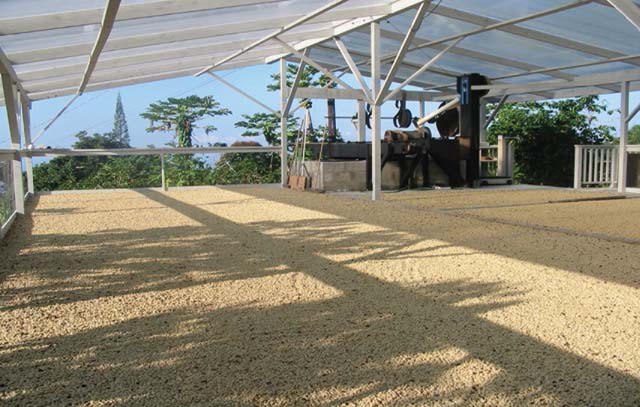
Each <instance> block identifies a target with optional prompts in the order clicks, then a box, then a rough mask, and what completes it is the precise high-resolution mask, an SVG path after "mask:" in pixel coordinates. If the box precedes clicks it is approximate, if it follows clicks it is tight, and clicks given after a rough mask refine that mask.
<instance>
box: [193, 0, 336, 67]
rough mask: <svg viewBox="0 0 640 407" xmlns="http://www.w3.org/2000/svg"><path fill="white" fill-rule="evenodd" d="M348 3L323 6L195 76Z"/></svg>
mask: <svg viewBox="0 0 640 407" xmlns="http://www.w3.org/2000/svg"><path fill="white" fill-rule="evenodd" d="M347 1H348V0H334V1H332V2H331V3H329V4H327V5H325V6H322V7H320V8H319V9H317V10H315V11H313V12H311V13H309V14H307V15H305V16H303V17H301V18H299V19H297V20H296V21H294V22H292V23H290V24H287V25H285V26H284V27H282V28H280V29H279V30H276V31H274V32H272V33H271V34H269V35H267V36H265V37H262V38H260V39H259V40H257V41H255V42H253V43H251V44H249V45H248V46H246V47H244V48H242V49H241V50H239V51H238V52H235V53H233V54H231V55H229V56H228V57H226V58H223V59H221V60H220V61H218V62H216V63H214V64H212V65H210V66H208V67H206V68H204V69H203V70H201V71H199V72H197V73H196V74H195V76H200V75H202V74H203V73H205V72H207V71H210V70H212V69H215V68H217V67H219V66H221V65H223V64H225V63H227V62H229V61H232V60H234V59H235V58H237V57H239V56H240V55H242V54H244V53H246V52H248V51H251V50H252V49H254V48H256V47H258V46H259V45H262V44H264V43H265V42H267V41H270V40H272V39H278V35H280V34H284V33H285V32H287V31H289V30H292V29H294V28H296V27H297V26H299V25H301V24H304V23H306V22H307V21H309V20H312V19H313V18H315V17H317V16H319V15H321V14H324V13H325V12H327V11H329V10H331V9H334V8H336V7H338V6H339V5H341V4H343V3H345V2H347Z"/></svg>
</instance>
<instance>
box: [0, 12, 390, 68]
mask: <svg viewBox="0 0 640 407" xmlns="http://www.w3.org/2000/svg"><path fill="white" fill-rule="evenodd" d="M387 10H389V7H388V5H374V6H371V5H367V6H364V5H363V6H358V7H348V8H340V9H338V10H332V11H329V12H327V13H325V14H323V15H320V16H318V17H317V18H315V19H314V20H313V23H314V24H310V25H309V29H308V30H305V29H304V28H305V27H299V29H297V30H296V33H297V34H298V41H305V40H314V39H316V38H318V37H317V35H318V31H322V30H323V29H325V27H320V28H319V27H318V25H317V24H315V23H332V22H333V21H336V20H342V19H353V18H355V17H358V16H363V15H364V16H366V15H376V16H377V15H379V13H381V12H383V11H385V12H386V11H387ZM372 13H376V14H372ZM385 15H386V14H385ZM299 16H301V14H300V13H292V14H291V15H289V16H287V15H284V16H283V15H277V16H273V15H269V14H264V15H260V16H257V17H256V18H255V19H253V20H252V21H219V22H218V23H217V24H213V25H212V23H211V20H210V19H200V20H198V21H197V24H194V25H189V26H186V27H183V26H180V27H175V26H171V27H166V24H164V23H162V22H160V23H154V25H153V26H151V27H148V26H145V33H140V32H139V30H134V29H126V30H125V29H119V30H117V31H116V32H114V33H113V35H112V36H111V37H110V38H109V42H108V43H107V45H106V46H105V49H104V50H105V51H116V50H125V49H131V48H140V47H147V46H154V45H164V44H168V43H172V44H173V43H177V42H182V41H190V40H197V39H201V40H210V41H211V42H212V43H213V42H219V39H216V37H224V36H230V35H238V36H243V37H245V38H247V37H248V38H255V39H254V40H253V41H255V40H256V39H259V38H260V37H259V36H260V35H263V31H268V30H272V29H276V28H279V27H282V26H284V25H286V24H287V23H289V22H290V21H291V20H292V19H293V18H297V17H299ZM143 22H144V19H143V20H141V23H140V24H141V25H142V24H143ZM326 32H327V33H328V34H327V35H328V37H329V38H332V37H333V35H334V33H335V29H331V28H330V27H327V28H326ZM76 36H77V34H70V36H69V38H65V41H64V43H63V44H62V45H56V46H53V45H52V44H42V46H41V47H38V48H29V49H25V50H24V51H15V52H11V53H10V54H9V55H8V56H9V58H10V59H11V61H13V62H14V64H25V63H32V62H38V61H50V60H55V59H59V58H66V57H72V56H79V55H86V54H88V53H89V52H90V51H91V48H92V46H93V44H94V41H93V38H90V37H88V36H83V37H82V39H81V40H79V39H78V38H76ZM250 43H251V42H250ZM250 43H249V44H250ZM241 44H242V42H241V41H238V46H237V47H236V48H233V49H232V50H236V49H238V48H240V47H243V48H246V46H247V45H241ZM178 45H179V44H176V47H177V46H178ZM301 49H302V48H301ZM272 62H273V61H272ZM225 69H226V68H225Z"/></svg>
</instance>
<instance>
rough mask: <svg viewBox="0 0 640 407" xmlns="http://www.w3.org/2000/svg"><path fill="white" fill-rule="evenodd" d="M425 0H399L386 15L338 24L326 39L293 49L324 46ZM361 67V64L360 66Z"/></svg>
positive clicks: (295, 46)
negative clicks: (324, 43)
mask: <svg viewBox="0 0 640 407" xmlns="http://www.w3.org/2000/svg"><path fill="white" fill-rule="evenodd" d="M423 1H424V0H398V1H395V2H394V3H392V4H391V7H390V10H388V12H386V13H379V14H370V15H369V16H367V17H362V16H361V17H360V18H354V19H352V20H351V21H347V22H344V23H341V24H338V25H337V26H335V27H334V29H333V33H332V34H331V35H329V36H326V37H319V38H313V39H309V40H303V41H300V42H298V43H297V44H295V45H294V46H293V47H294V48H295V49H297V50H301V49H305V48H310V47H313V46H316V45H318V44H322V43H323V42H326V41H330V40H331V38H333V37H340V36H342V35H345V34H348V33H350V32H352V31H355V30H358V29H360V28H362V27H365V26H366V27H368V26H369V24H370V23H372V22H375V21H379V20H382V19H384V18H389V17H392V16H394V15H396V14H399V13H402V12H404V11H407V10H409V9H411V8H414V7H416V6H417V5H419V4H420V3H422V2H423ZM289 55H291V53H290V52H289V53H283V54H280V55H274V56H272V57H269V58H266V59H265V62H266V63H267V64H270V63H272V62H275V61H277V60H279V59H280V58H286V57H287V56H289ZM358 65H360V64H358Z"/></svg>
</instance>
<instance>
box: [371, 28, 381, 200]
mask: <svg viewBox="0 0 640 407" xmlns="http://www.w3.org/2000/svg"><path fill="white" fill-rule="evenodd" d="M379 92H380V23H378V22H373V23H371V94H372V95H373V96H374V97H373V99H375V100H376V102H375V103H374V105H373V106H372V107H371V108H372V117H371V120H372V123H371V158H372V159H371V166H372V168H371V185H372V189H371V199H372V200H374V201H377V200H379V199H380V198H381V195H382V194H381V191H382V163H381V149H382V146H381V143H380V137H381V136H382V131H381V128H380V127H381V124H382V123H381V121H380V104H379V103H380V101H381V98H378V97H376V96H377V95H379Z"/></svg>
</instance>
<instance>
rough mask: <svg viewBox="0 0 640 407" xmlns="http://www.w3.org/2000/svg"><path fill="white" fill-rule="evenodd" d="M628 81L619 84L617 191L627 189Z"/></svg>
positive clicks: (621, 191) (622, 191)
mask: <svg viewBox="0 0 640 407" xmlns="http://www.w3.org/2000/svg"><path fill="white" fill-rule="evenodd" d="M628 115H629V82H622V85H621V86H620V148H619V154H620V157H619V158H618V192H620V193H624V192H626V191H627V144H629V133H628V131H629V123H628V122H627V116H628Z"/></svg>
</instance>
